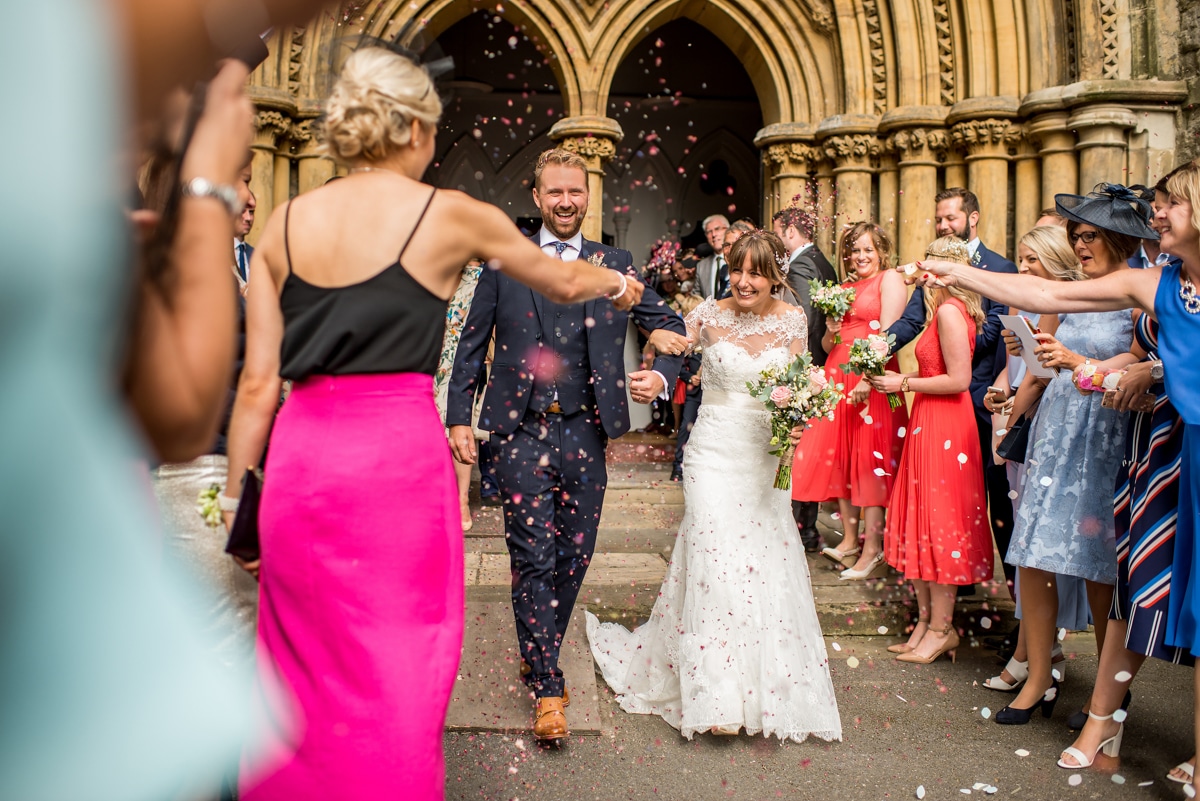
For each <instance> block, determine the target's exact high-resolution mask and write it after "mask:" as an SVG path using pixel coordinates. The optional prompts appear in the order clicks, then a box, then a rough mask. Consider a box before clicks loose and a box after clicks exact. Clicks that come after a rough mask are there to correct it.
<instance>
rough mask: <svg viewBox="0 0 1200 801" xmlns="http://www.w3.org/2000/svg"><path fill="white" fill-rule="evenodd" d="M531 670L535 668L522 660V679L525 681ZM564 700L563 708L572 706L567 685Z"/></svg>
mask: <svg viewBox="0 0 1200 801" xmlns="http://www.w3.org/2000/svg"><path fill="white" fill-rule="evenodd" d="M531 670H533V668H531V667H530V666H529V663H528V662H526V661H525V660H524V659H522V660H521V678H522V679H524V678H525V677H526V676H528V675H529V672H530V671H531ZM562 699H563V706H570V705H571V695H570V693H568V692H567V686H566V685H565V684H564V685H563V694H562Z"/></svg>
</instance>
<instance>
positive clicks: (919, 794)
mask: <svg viewBox="0 0 1200 801" xmlns="http://www.w3.org/2000/svg"><path fill="white" fill-rule="evenodd" d="M924 797H925V785H923V784H918V785H917V798H924Z"/></svg>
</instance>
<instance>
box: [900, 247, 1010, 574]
mask: <svg viewBox="0 0 1200 801" xmlns="http://www.w3.org/2000/svg"><path fill="white" fill-rule="evenodd" d="M971 261H972V263H973V264H974V265H975V266H976V267H978V268H979V269H981V270H989V271H991V272H994V273H1015V272H1017V265H1015V264H1013V263H1012V262H1011V261H1009V260H1008V259H1006V258H1004V257H1003V256H1001V255H1000V254H998V253H994V252H992V251H991V250H988V248H987V246H986V245H984V244H983V243H982V242H980V243H979V247H978V248H977V249H976V250H975V257H974V258H973V259H972V260H971ZM983 312H984V314H985V315H987V316H986V318H985V319H984V322H983V325H982V326H980V328H979V331H978V332H977V333H976V335H975V356H974V358H973V360H972V366H971V386H970V389H969V392H970V393H971V402H972V404H974V406H975V423H976V426H977V428H978V430H979V447H980V454H981V456H982V457H983V478H984V483H985V485H986V487H987V496H988V508H989V509H990V510H991V514H992V518H991V519H992V536H993V537H995V540H996V547H997V548H998V549H999V551H1000V557H1001V559H1003V558H1004V556H1005V555H1006V554H1007V553H1008V544H1009V541H1010V540H1011V539H1012V530H1013V508H1012V499H1010V498H1009V497H1008V492H1009V486H1008V472H1007V470H1006V469H1005V467H1004V465H997V464H995V463H994V462H993V460H992V415H991V412H989V411H988V410H987V409H986V408H985V407H984V405H983V398H984V396H985V395H986V394H987V388H988V387H990V386H992V385H993V384H994V383H996V378H997V376H999V375H1000V373H1001V371H1002V370H1003V369H1004V365H1005V358H1004V343H1003V340H1002V337H1001V335H1000V332H1001V331H1003V330H1004V324H1003V323H1002V322H1001V321H1000V315H1001V314H1008V307H1007V306H1005V305H1004V304H1002V303H996V302H995V301H993V300H991V299H990V298H983ZM924 327H925V294H924V292H923V291H922V289H921V288H920V287H918V288H917V290H916V291H915V292H913V294H912V297H911V298H909V301H908V305H907V306H905V307H904V314H902V315H901V316H900V319H899V320H897V321H896V322H895V323H893V324H892V325H891V326H889V327H888V330H887V332H888V333H891V334H895V335H896V350H899V349H900V348H902V347H904V346H905V345H907V344H908V343H909V342H911V341H912V340H914V339H916V338H917V335H918V334H920V333H921V330H922V329H923V328H924ZM1004 574H1005V576H1006V577H1007V578H1008V581H1009V582H1010V586H1011V582H1012V581H1013V579H1014V577H1015V569H1014V568H1013V567H1012V566H1011V565H1009V564H1008V563H1007V562H1005V563H1004Z"/></svg>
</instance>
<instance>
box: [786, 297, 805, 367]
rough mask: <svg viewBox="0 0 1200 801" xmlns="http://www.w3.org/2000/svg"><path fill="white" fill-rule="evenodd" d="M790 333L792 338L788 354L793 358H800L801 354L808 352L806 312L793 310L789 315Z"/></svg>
mask: <svg viewBox="0 0 1200 801" xmlns="http://www.w3.org/2000/svg"><path fill="white" fill-rule="evenodd" d="M787 321H788V333H789V334H790V336H791V341H790V342H789V343H788V352H789V353H791V354H792V355H793V356H798V355H799V354H801V353H807V352H808V318H807V317H805V316H804V310H803V309H800V308H793V309H792V310H791V311H789V312H788V313H787Z"/></svg>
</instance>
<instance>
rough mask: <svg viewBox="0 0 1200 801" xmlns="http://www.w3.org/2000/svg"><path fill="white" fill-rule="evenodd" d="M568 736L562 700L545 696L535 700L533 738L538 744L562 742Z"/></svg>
mask: <svg viewBox="0 0 1200 801" xmlns="http://www.w3.org/2000/svg"><path fill="white" fill-rule="evenodd" d="M568 734H570V732H569V731H567V716H566V713H564V712H563V699H562V698H559V697H556V696H546V697H544V698H539V699H537V705H536V706H535V707H534V720H533V738H534V739H535V740H537V741H539V742H552V741H554V740H562V739H564V738H565V737H566V736H567V735H568Z"/></svg>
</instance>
